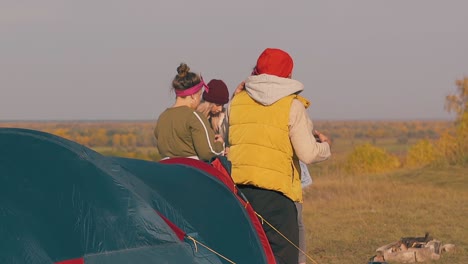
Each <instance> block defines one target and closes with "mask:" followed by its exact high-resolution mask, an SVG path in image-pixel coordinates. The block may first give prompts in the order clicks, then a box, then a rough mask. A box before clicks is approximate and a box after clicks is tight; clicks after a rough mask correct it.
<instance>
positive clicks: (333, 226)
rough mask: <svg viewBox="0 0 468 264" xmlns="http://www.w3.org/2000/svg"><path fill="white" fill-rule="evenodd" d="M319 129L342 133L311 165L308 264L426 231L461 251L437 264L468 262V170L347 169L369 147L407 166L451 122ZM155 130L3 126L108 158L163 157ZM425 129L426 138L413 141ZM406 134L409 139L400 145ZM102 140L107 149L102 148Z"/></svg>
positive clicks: (357, 258)
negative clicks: (412, 152)
mask: <svg viewBox="0 0 468 264" xmlns="http://www.w3.org/2000/svg"><path fill="white" fill-rule="evenodd" d="M317 124H318V125H319V126H318V127H320V128H323V130H324V131H330V132H332V131H333V132H334V133H336V134H339V135H342V136H340V137H336V138H334V139H333V147H332V152H333V156H332V157H331V159H330V160H328V161H326V162H324V163H321V164H317V165H312V166H310V171H311V175H312V177H313V179H314V184H313V185H312V186H311V187H310V188H308V189H307V190H306V191H305V193H306V195H305V203H304V222H305V225H306V227H307V241H308V254H309V255H310V256H311V257H312V258H313V260H314V261H308V263H320V264H335V263H336V264H338V263H340V264H342V263H351V264H354V263H355V264H360V263H367V262H368V259H369V258H370V257H372V256H374V255H375V250H376V249H377V248H378V247H380V246H383V245H386V244H388V243H391V242H395V241H397V240H399V239H400V238H401V237H408V236H424V234H425V232H429V233H430V234H431V235H432V236H433V237H434V238H436V239H438V240H440V241H442V242H443V243H451V244H455V245H456V246H457V247H458V249H457V251H456V252H455V253H453V254H448V253H446V254H443V255H442V257H441V259H440V260H438V261H437V262H435V263H440V264H448V263H460V264H462V263H468V206H467V204H468V168H461V167H443V168H425V169H417V170H409V169H406V168H405V167H404V166H403V167H402V169H400V170H398V171H396V172H391V173H387V174H379V175H355V176H350V175H348V174H347V173H346V172H345V171H344V169H343V168H344V165H343V164H344V163H345V161H346V159H347V156H348V154H350V153H351V152H352V151H353V149H354V147H356V146H359V145H362V144H364V143H371V144H373V145H375V146H376V147H379V148H382V149H384V150H385V151H387V152H388V153H390V154H392V155H396V156H397V157H398V158H399V159H400V161H402V162H403V163H402V164H404V160H405V156H406V153H407V151H408V149H409V148H410V146H411V145H413V144H414V143H415V142H417V141H418V140H421V139H424V138H425V136H424V135H426V134H430V133H428V131H435V132H437V134H440V133H441V132H443V131H445V130H446V128H447V127H449V125H448V123H447V122H341V123H339V122H338V123H336V122H333V123H330V124H328V123H327V122H324V123H322V124H320V123H319V122H317ZM332 125H333V126H332ZM153 126H154V124H153V122H140V123H134V122H131V123H128V122H111V123H100V122H92V123H86V122H78V123H76V122H72V123H62V122H47V123H18V124H17V123H1V122H0V127H25V128H32V129H37V130H44V131H49V132H50V131H52V132H54V133H55V134H58V135H60V136H67V137H68V138H70V139H71V140H76V141H78V140H79V139H81V140H84V139H86V137H87V138H88V139H89V145H88V146H89V147H91V148H92V149H94V150H96V151H98V152H100V153H102V154H104V155H112V156H124V157H132V158H139V159H148V160H154V161H156V160H159V158H160V156H159V154H158V153H157V150H156V148H155V143H154V140H153V139H154V138H153V137H154V136H153V134H152V129H153V128H152V127H153ZM418 127H419V129H417V128H418ZM375 128H379V129H381V130H383V128H385V131H393V132H392V133H391V134H389V135H387V136H385V137H379V138H373V137H364V138H363V137H357V136H356V137H348V136H345V135H350V134H356V135H357V134H359V133H361V134H363V133H364V132H366V131H371V132H372V131H373V130H375ZM353 129H354V130H353ZM408 129H409V130H408ZM103 130H104V132H105V133H104V134H103V133H102V132H103ZM346 131H347V132H346ZM350 131H351V132H352V133H351V132H350ZM405 131H406V132H405ZM417 131H420V132H421V133H422V132H424V133H425V134H424V133H423V136H420V137H410V136H409V135H410V134H416V132H417ZM345 132H346V133H345ZM410 132H411V133H410ZM405 133H406V135H407V136H408V138H407V140H403V141H402V140H399V139H400V137H401V135H402V134H405ZM368 134H369V133H368ZM115 136H119V137H125V136H126V137H127V142H124V141H123V140H121V141H118V144H115V142H114V141H115ZM129 138H133V139H135V140H137V141H136V142H134V143H138V144H128V143H129V142H132V141H131V140H129ZM97 139H100V140H101V141H103V142H106V144H98V143H99V142H98V141H97ZM101 143H102V142H101ZM124 143H126V144H124ZM82 144H84V143H82ZM85 145H86V144H85ZM124 145H127V146H124ZM135 145H138V147H135ZM392 264H393V263H392Z"/></svg>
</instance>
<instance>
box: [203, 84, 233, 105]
mask: <svg viewBox="0 0 468 264" xmlns="http://www.w3.org/2000/svg"><path fill="white" fill-rule="evenodd" d="M207 86H208V88H209V89H208V92H207V91H204V92H203V100H205V101H207V102H210V103H215V104H219V105H224V104H226V103H227V102H229V90H228V88H227V86H226V84H225V83H224V82H223V81H221V80H216V79H213V80H211V81H210V82H209V83H208V84H207Z"/></svg>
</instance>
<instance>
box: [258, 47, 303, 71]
mask: <svg viewBox="0 0 468 264" xmlns="http://www.w3.org/2000/svg"><path fill="white" fill-rule="evenodd" d="M293 66H294V62H293V59H292V58H291V56H289V54H288V53H287V52H285V51H283V50H280V49H272V48H267V49H265V50H264V51H263V52H262V54H260V56H259V57H258V60H257V65H256V66H255V70H254V73H255V74H262V73H265V74H270V75H276V76H278V77H283V78H286V77H288V76H289V75H290V74H291V73H292V69H293Z"/></svg>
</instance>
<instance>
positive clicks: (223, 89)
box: [197, 79, 229, 141]
mask: <svg viewBox="0 0 468 264" xmlns="http://www.w3.org/2000/svg"><path fill="white" fill-rule="evenodd" d="M207 86H208V87H209V90H207V91H204V92H203V99H202V101H201V103H200V105H199V106H198V107H197V111H198V112H200V113H202V114H203V115H205V117H206V118H208V121H209V122H210V124H211V128H213V130H214V132H215V134H216V135H219V136H220V137H221V138H223V139H224V141H226V138H225V136H226V124H225V122H224V117H225V109H224V105H225V104H227V103H228V102H229V90H228V87H227V86H226V84H225V83H224V82H223V81H222V80H217V79H213V80H211V81H210V82H209V83H208V84H207Z"/></svg>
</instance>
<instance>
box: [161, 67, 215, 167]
mask: <svg viewBox="0 0 468 264" xmlns="http://www.w3.org/2000/svg"><path fill="white" fill-rule="evenodd" d="M172 88H173V89H174V91H175V94H176V101H175V103H174V104H173V105H172V106H171V107H170V108H168V109H166V110H165V111H164V112H163V113H161V115H160V116H159V118H158V122H157V124H156V128H155V129H154V135H155V137H156V141H157V147H158V151H159V153H160V154H161V156H162V157H163V158H173V157H189V158H195V159H200V160H205V161H209V160H210V159H211V158H212V157H214V156H217V155H223V153H224V141H223V139H222V138H221V137H217V138H215V133H214V131H213V129H212V128H211V126H210V124H209V122H208V119H207V118H206V116H205V115H203V114H201V113H200V112H198V111H196V109H197V107H198V105H199V104H200V101H201V98H202V93H203V89H204V88H205V89H206V90H207V91H208V89H209V87H208V86H207V85H206V84H205V82H204V81H203V79H202V78H201V76H200V75H198V74H196V73H193V72H190V68H189V67H188V66H187V64H185V63H181V64H180V66H179V67H178V68H177V75H176V76H175V77H174V80H173V81H172Z"/></svg>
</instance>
